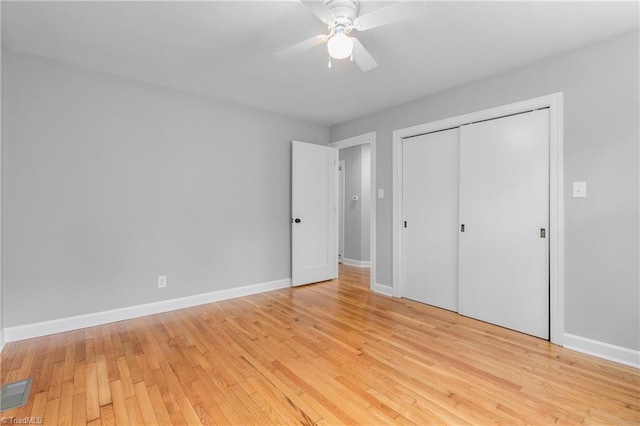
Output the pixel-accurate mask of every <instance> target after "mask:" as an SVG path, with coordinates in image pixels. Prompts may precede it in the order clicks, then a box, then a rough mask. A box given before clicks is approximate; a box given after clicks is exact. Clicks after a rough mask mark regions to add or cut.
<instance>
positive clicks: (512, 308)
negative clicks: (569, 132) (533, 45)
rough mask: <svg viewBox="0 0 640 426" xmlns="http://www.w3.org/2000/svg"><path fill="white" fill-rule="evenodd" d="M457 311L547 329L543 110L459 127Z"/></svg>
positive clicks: (543, 333)
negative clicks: (461, 227)
mask: <svg viewBox="0 0 640 426" xmlns="http://www.w3.org/2000/svg"><path fill="white" fill-rule="evenodd" d="M460 224H461V226H462V225H464V232H462V229H460V231H461V232H459V299H458V302H459V312H460V314H462V315H466V316H469V317H473V318H477V319H480V320H483V321H487V322H490V323H493V324H497V325H501V326H503V327H507V328H511V329H514V330H518V331H521V332H524V333H528V334H531V335H534V336H538V337H541V338H545V339H547V338H548V337H549V244H548V241H549V234H548V233H549V225H548V224H549V114H548V110H541V111H534V112H530V113H525V114H519V115H514V116H510V117H505V118H500V119H496V120H489V121H485V122H481V123H476V124H471V125H467V126H463V127H461V129H460Z"/></svg>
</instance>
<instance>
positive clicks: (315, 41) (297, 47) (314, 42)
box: [276, 34, 328, 58]
mask: <svg viewBox="0 0 640 426" xmlns="http://www.w3.org/2000/svg"><path fill="white" fill-rule="evenodd" d="M327 38H328V37H327V36H326V35H324V34H320V35H317V36H315V37H311V38H308V39H306V40H305V41H301V42H300V43H296V44H294V45H293V46H289V47H287V48H286V49H283V50H281V51H279V52H277V53H276V56H278V57H281V58H286V57H289V56H294V55H297V54H299V53H302V52H304V51H305V50H309V49H311V48H313V47H316V46H319V45H321V44H322V43H325V42H326V41H327Z"/></svg>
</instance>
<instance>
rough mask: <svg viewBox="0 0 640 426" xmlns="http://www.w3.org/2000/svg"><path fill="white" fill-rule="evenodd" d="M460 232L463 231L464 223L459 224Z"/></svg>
mask: <svg viewBox="0 0 640 426" xmlns="http://www.w3.org/2000/svg"><path fill="white" fill-rule="evenodd" d="M460 232H464V223H463V224H461V225H460Z"/></svg>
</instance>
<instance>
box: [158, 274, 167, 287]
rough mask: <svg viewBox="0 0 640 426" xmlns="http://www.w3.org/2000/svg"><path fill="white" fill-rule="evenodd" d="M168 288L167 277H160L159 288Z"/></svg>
mask: <svg viewBox="0 0 640 426" xmlns="http://www.w3.org/2000/svg"><path fill="white" fill-rule="evenodd" d="M166 286H167V276H166V275H160V276H159V277H158V288H165V287H166Z"/></svg>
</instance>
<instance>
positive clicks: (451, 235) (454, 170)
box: [402, 129, 458, 311]
mask: <svg viewBox="0 0 640 426" xmlns="http://www.w3.org/2000/svg"><path fill="white" fill-rule="evenodd" d="M402 153H403V160H402V161H403V164H402V171H403V181H402V185H403V188H402V196H403V213H404V220H405V221H406V222H405V223H406V227H405V228H403V229H404V233H403V245H404V247H403V250H404V253H403V285H404V288H403V297H406V298H408V299H413V300H417V301H419V302H423V303H427V304H429V305H434V306H438V307H441V308H445V309H449V310H452V311H456V310H457V308H458V276H457V275H458V235H457V232H458V129H453V130H445V131H441V132H436V133H430V134H426V135H422V136H415V137H412V138H408V139H405V140H404V141H403V146H402Z"/></svg>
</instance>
